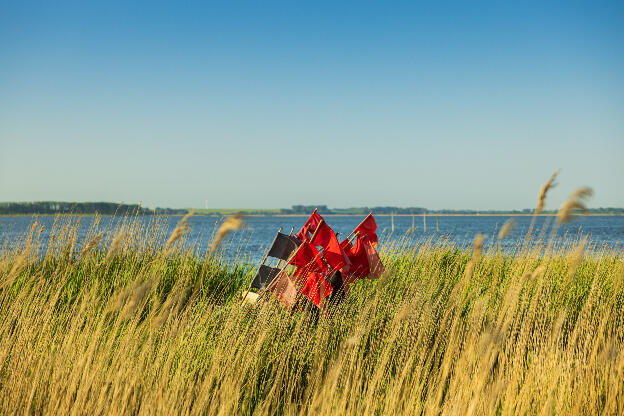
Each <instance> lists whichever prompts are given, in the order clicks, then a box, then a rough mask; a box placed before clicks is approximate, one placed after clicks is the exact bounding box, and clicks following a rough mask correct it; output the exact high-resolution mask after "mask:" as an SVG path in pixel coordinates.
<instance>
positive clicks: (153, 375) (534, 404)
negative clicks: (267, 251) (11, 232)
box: [0, 217, 624, 415]
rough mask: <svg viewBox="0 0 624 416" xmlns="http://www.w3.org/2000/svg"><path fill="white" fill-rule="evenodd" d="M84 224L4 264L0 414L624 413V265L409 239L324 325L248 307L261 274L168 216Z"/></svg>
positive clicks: (26, 247) (566, 248) (60, 224)
mask: <svg viewBox="0 0 624 416" xmlns="http://www.w3.org/2000/svg"><path fill="white" fill-rule="evenodd" d="M77 221H78V219H77V218H75V217H60V218H59V219H58V220H57V222H56V224H55V226H54V229H53V230H52V232H51V235H52V237H51V239H50V243H49V245H48V247H47V248H46V249H45V250H42V249H40V248H39V247H40V244H39V238H40V232H41V229H40V226H39V225H36V224H35V225H33V227H32V228H31V230H30V232H29V233H27V234H26V235H24V236H23V237H21V238H20V239H18V240H16V241H10V242H7V244H6V245H5V246H4V247H2V248H1V250H0V340H1V341H0V413H2V414H6V413H20V414H21V413H34V414H39V413H44V414H71V413H79V414H100V413H127V414H147V413H159V414H169V413H181V414H252V413H254V414H276V413H285V414H295V413H304V414H307V413H309V414H328V415H330V414H331V415H334V414H354V415H360V414H410V415H412V414H470V413H473V414H525V413H529V414H537V413H539V414H542V413H543V414H622V413H623V411H624V351H623V348H622V347H623V341H624V287H623V282H624V265H623V262H622V260H623V257H624V256H623V255H622V254H623V253H622V252H621V251H616V250H614V249H608V248H602V249H601V248H596V247H593V248H592V250H586V248H587V247H586V245H587V244H588V243H587V242H585V241H584V240H578V241H567V242H563V243H562V242H560V244H558V245H557V246H556V247H557V248H554V247H555V246H553V245H551V246H548V244H546V245H540V244H531V245H529V244H526V245H525V244H519V245H518V246H517V247H516V248H515V249H513V248H512V249H510V250H506V251H505V252H502V251H500V250H499V249H498V248H497V245H490V247H491V248H490V249H489V250H486V251H484V252H481V250H480V249H479V247H478V246H479V245H480V244H481V243H480V241H482V240H478V243H479V244H477V249H474V250H473V248H472V247H457V246H456V245H454V244H451V243H446V242H444V241H442V240H427V241H415V240H413V239H412V237H411V235H410V234H408V235H406V236H405V237H403V238H399V239H393V240H392V241H390V240H388V241H385V242H382V243H381V245H380V252H381V256H382V259H383V260H384V263H385V265H386V269H387V272H386V273H385V274H384V276H383V277H382V278H380V279H379V280H376V281H368V280H366V281H360V282H358V283H357V284H356V285H354V286H353V287H352V290H351V293H350V295H349V296H348V297H347V298H346V301H345V302H344V303H343V304H340V305H338V306H336V307H334V308H330V309H329V313H328V316H324V315H323V314H320V315H319V314H317V313H314V312H313V311H294V312H290V311H288V310H286V309H284V308H282V307H281V306H280V304H279V303H278V302H276V301H275V300H274V299H273V298H272V297H270V296H267V297H265V298H264V299H266V301H264V302H260V303H259V304H256V305H255V306H250V305H248V304H243V303H242V302H241V300H240V298H241V294H242V293H243V292H244V291H245V290H246V287H247V284H248V283H249V281H250V279H251V274H252V272H253V267H252V266H251V265H248V264H244V263H242V262H240V261H239V262H237V263H235V264H231V263H227V262H225V260H224V259H222V258H220V257H219V252H218V251H215V252H214V253H212V255H211V256H209V255H206V253H200V252H198V249H197V247H199V243H195V244H193V242H189V241H187V240H186V238H187V236H188V235H187V234H186V233H180V235H179V236H176V238H175V239H172V238H171V237H172V233H170V231H171V230H167V229H166V227H165V221H164V219H163V218H160V217H154V218H153V219H152V220H150V222H149V223H147V224H143V223H141V222H140V221H136V220H135V219H133V218H131V217H128V218H120V219H119V221H117V222H115V225H114V226H111V227H110V228H108V229H100V228H99V221H97V220H96V221H95V222H94V224H93V226H92V228H91V230H90V231H89V233H88V236H87V237H86V238H85V241H78V239H77V226H76V222H77ZM174 232H175V231H174Z"/></svg>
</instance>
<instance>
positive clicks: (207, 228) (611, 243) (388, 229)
mask: <svg viewBox="0 0 624 416" xmlns="http://www.w3.org/2000/svg"><path fill="white" fill-rule="evenodd" d="M512 217H513V218H514V219H515V221H516V226H515V228H514V229H513V230H512V231H511V233H510V234H509V236H508V237H507V238H506V239H505V240H504V241H503V243H502V244H501V246H502V248H503V249H510V248H513V247H515V246H517V244H518V243H519V242H520V241H522V240H523V239H524V236H525V235H526V233H527V230H528V227H529V224H530V222H531V217H526V216H485V215H484V216H439V217H436V216H427V217H426V230H425V224H423V217H422V216H415V217H412V216H395V217H394V232H392V219H391V217H390V216H376V217H375V219H376V221H377V225H378V234H379V235H380V240H382V241H386V242H392V241H395V240H397V239H398V238H401V237H403V236H404V235H405V233H406V232H407V231H408V230H409V229H411V228H412V224H413V225H414V227H415V230H414V232H413V234H412V242H414V241H422V240H423V239H429V238H432V237H433V238H434V239H435V238H440V237H444V238H448V240H450V241H452V242H455V243H457V244H458V245H460V246H464V245H469V244H471V242H472V240H473V238H474V236H475V235H476V234H477V233H482V234H486V235H487V237H488V238H487V239H486V244H485V245H486V247H487V245H488V244H490V243H491V242H492V241H494V243H495V242H496V235H497V233H498V230H499V229H500V227H501V226H502V225H503V223H504V222H505V221H506V220H507V219H509V218H512ZM94 218H95V217H91V216H85V217H83V218H82V222H81V223H80V226H79V230H78V239H79V246H82V244H84V242H85V239H86V233H87V230H88V229H89V227H90V225H91V224H92V223H93V220H94ZM180 218H181V217H180V216H170V217H165V218H163V220H164V221H165V222H166V224H167V227H168V228H169V232H171V231H172V230H173V229H174V228H175V226H176V224H177V222H178V221H179V220H180ZM363 218H364V217H363V216H359V215H358V216H326V217H325V219H326V221H327V223H328V224H329V225H330V226H331V227H332V228H333V229H334V231H336V232H337V233H340V235H339V239H341V240H342V238H344V237H346V236H347V235H348V234H349V233H350V232H351V231H352V230H353V228H354V227H355V226H357V225H358V224H359V223H360V221H361V220H362V219H363ZM122 219H123V218H121V217H101V222H100V224H101V225H100V229H108V228H109V226H111V225H115V224H118V223H119V222H120V221H121V220H122ZM150 219H151V217H139V218H138V220H139V221H143V222H146V223H147V222H148V221H150ZM306 219H307V216H257V217H246V218H245V222H246V223H247V225H248V227H247V228H245V229H242V230H238V231H235V232H233V233H231V235H230V236H229V237H228V239H227V240H226V241H225V246H226V250H225V251H226V256H229V258H231V259H232V258H234V257H235V256H236V254H237V253H239V254H240V253H244V254H245V257H246V258H247V259H249V260H251V261H254V262H255V261H257V260H259V259H260V258H261V257H262V255H263V253H264V251H265V250H266V248H267V245H268V244H270V243H271V242H272V241H273V237H274V236H275V233H276V231H277V230H278V229H279V228H280V227H282V229H283V232H285V233H289V232H290V230H291V228H293V227H294V229H295V232H296V231H297V230H298V229H299V228H300V227H301V226H302V225H303V223H304V222H305V220H306ZM222 220H223V217H218V216H194V217H191V218H190V220H189V223H190V226H191V231H190V235H189V241H191V242H196V243H197V244H198V246H199V250H200V253H205V252H206V250H207V248H208V242H209V240H210V237H211V235H212V233H213V231H214V228H215V225H216V224H218V223H219V222H220V221H222ZM34 221H37V222H38V223H39V224H42V225H44V227H45V228H44V232H43V234H42V240H41V245H42V246H43V245H46V244H47V239H48V236H49V232H50V230H51V228H52V225H53V222H54V217H50V216H42V217H18V216H15V217H14V216H0V242H1V243H2V244H4V243H6V242H11V241H14V239H15V238H16V237H18V236H19V235H22V234H24V233H25V232H27V231H28V230H29V228H30V225H31V224H32V223H33V222H34ZM553 223H554V218H553V217H538V218H537V219H536V226H535V229H534V232H533V235H534V236H538V237H539V236H542V237H544V238H545V239H548V238H549V237H550V233H551V230H552V225H553ZM584 235H588V236H589V238H590V240H591V241H593V242H594V243H595V244H596V246H597V247H602V246H608V247H613V248H616V249H621V248H622V247H624V216H587V217H578V218H576V219H575V220H573V221H572V222H571V223H569V224H565V225H563V226H561V227H560V228H559V230H558V233H557V236H558V237H566V238H571V239H578V238H580V237H582V236H584ZM492 239H493V240H492Z"/></svg>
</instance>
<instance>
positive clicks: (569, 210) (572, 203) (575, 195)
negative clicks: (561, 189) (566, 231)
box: [557, 187, 594, 224]
mask: <svg viewBox="0 0 624 416" xmlns="http://www.w3.org/2000/svg"><path fill="white" fill-rule="evenodd" d="M593 194H594V191H593V190H592V189H591V188H589V187H584V188H579V189H577V190H576V191H574V192H572V194H571V195H570V197H569V198H568V200H567V201H565V202H564V203H563V205H561V208H559V211H558V212H557V223H559V224H563V223H566V222H570V221H572V219H573V218H574V217H575V213H576V212H577V211H582V212H585V213H586V212H587V207H586V206H585V200H586V199H587V198H589V197H591V196H592V195H593Z"/></svg>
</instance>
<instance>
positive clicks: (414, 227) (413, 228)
mask: <svg viewBox="0 0 624 416" xmlns="http://www.w3.org/2000/svg"><path fill="white" fill-rule="evenodd" d="M414 218H415V215H414V214H412V232H414V230H416V226H415V225H414Z"/></svg>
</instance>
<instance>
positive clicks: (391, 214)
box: [390, 212, 394, 232]
mask: <svg viewBox="0 0 624 416" xmlns="http://www.w3.org/2000/svg"><path fill="white" fill-rule="evenodd" d="M390 223H391V224H392V232H394V212H391V213H390Z"/></svg>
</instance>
